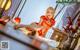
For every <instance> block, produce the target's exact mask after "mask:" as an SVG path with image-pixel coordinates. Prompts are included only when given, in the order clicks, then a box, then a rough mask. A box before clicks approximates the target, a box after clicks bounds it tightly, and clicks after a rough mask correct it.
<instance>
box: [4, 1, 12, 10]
mask: <svg viewBox="0 0 80 50" xmlns="http://www.w3.org/2000/svg"><path fill="white" fill-rule="evenodd" d="M10 6H11V0H9V1H8V3H7V5H6V7H5V10H8V9H9V8H10Z"/></svg>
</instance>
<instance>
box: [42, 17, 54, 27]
mask: <svg viewBox="0 0 80 50" xmlns="http://www.w3.org/2000/svg"><path fill="white" fill-rule="evenodd" d="M41 19H42V20H43V21H42V23H41V25H43V24H44V23H45V24H46V25H47V26H49V27H51V26H53V25H54V24H55V20H54V19H53V18H51V19H48V18H47V17H46V16H41ZM48 20H50V24H48V23H47V22H46V21H48Z"/></svg>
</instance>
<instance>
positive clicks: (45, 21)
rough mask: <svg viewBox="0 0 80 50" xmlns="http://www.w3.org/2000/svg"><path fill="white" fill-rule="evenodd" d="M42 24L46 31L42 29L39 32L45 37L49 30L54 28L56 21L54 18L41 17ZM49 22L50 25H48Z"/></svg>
mask: <svg viewBox="0 0 80 50" xmlns="http://www.w3.org/2000/svg"><path fill="white" fill-rule="evenodd" d="M41 19H42V22H41V24H40V25H41V26H44V27H45V28H44V29H41V30H39V31H38V33H39V35H40V36H45V33H46V32H47V31H48V29H49V28H50V27H52V26H53V25H54V24H55V20H54V19H53V18H51V19H48V17H46V16H41ZM48 21H49V23H48Z"/></svg>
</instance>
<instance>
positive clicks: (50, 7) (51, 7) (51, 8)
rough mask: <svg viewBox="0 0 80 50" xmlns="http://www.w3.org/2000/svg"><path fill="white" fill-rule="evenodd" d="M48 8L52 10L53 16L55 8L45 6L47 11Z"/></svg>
mask: <svg viewBox="0 0 80 50" xmlns="http://www.w3.org/2000/svg"><path fill="white" fill-rule="evenodd" d="M48 10H52V11H53V16H54V13H55V8H53V7H48V8H47V11H48Z"/></svg>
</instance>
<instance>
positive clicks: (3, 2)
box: [1, 0, 7, 8]
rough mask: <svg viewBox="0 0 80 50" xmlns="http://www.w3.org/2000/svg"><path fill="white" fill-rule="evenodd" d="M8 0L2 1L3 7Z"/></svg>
mask: <svg viewBox="0 0 80 50" xmlns="http://www.w3.org/2000/svg"><path fill="white" fill-rule="evenodd" d="M6 1H7V0H3V1H2V4H1V8H4V6H5V4H6Z"/></svg>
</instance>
